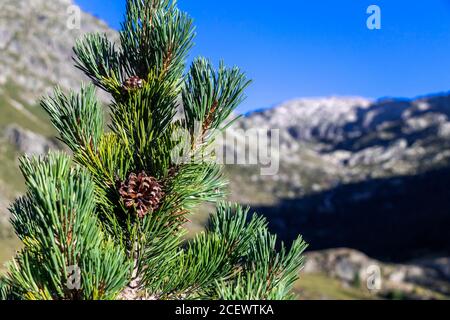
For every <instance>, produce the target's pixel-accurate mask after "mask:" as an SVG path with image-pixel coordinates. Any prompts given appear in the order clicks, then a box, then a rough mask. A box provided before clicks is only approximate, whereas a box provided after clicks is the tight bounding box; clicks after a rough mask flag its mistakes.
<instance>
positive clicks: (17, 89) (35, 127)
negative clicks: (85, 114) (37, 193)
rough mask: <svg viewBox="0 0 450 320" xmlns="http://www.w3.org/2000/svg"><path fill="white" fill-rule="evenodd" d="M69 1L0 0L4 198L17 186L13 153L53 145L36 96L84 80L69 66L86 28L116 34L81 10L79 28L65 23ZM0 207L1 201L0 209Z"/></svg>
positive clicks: (1, 181)
mask: <svg viewBox="0 0 450 320" xmlns="http://www.w3.org/2000/svg"><path fill="white" fill-rule="evenodd" d="M72 6H73V1H71V0H54V1H50V2H49V1H45V0H2V1H1V3H0V161H1V163H2V165H1V166H0V190H2V197H3V199H5V198H11V197H13V196H14V195H15V194H17V193H18V192H20V191H21V190H22V184H21V179H20V176H17V175H18V173H17V170H16V158H17V156H18V155H19V154H20V153H23V152H31V153H40V152H42V151H45V150H46V149H48V148H49V147H52V146H54V142H51V141H48V140H47V139H46V138H47V137H50V136H53V135H54V132H53V130H52V128H51V126H50V125H49V123H48V121H47V117H46V116H45V115H44V113H43V111H42V110H41V109H40V108H39V107H38V106H37V105H38V99H39V98H40V97H42V96H43V95H45V94H46V93H49V92H50V91H51V90H52V88H53V86H55V85H59V86H61V87H63V88H65V89H68V88H78V87H79V84H80V82H81V81H83V80H86V79H85V78H84V77H83V75H82V74H81V72H79V71H78V70H77V69H75V68H74V67H73V61H72V46H73V45H74V43H75V40H76V39H77V38H79V37H80V36H82V35H83V34H85V33H88V32H101V33H107V34H109V35H110V36H111V37H115V36H116V33H115V32H114V31H112V30H111V29H109V28H108V26H107V25H106V24H105V23H103V22H101V21H100V20H98V19H97V18H95V17H93V16H91V15H89V14H86V13H84V12H81V16H80V20H79V21H80V28H79V29H73V28H71V27H69V26H70V24H68V21H70V18H71V14H72V13H73V11H72V9H73V7H72ZM102 98H105V97H104V96H102ZM4 201H6V200H4ZM4 201H3V202H4ZM3 202H1V203H3ZM2 211H3V212H4V206H3V205H2V208H1V209H0V215H1V212H2Z"/></svg>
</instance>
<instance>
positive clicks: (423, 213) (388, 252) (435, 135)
mask: <svg viewBox="0 0 450 320" xmlns="http://www.w3.org/2000/svg"><path fill="white" fill-rule="evenodd" d="M449 117H450V96H449V95H447V94H441V95H435V96H428V97H423V98H418V99H413V100H406V99H383V100H380V101H369V100H366V99H363V98H336V97H334V98H324V99H323V98H320V99H300V100H293V101H290V102H287V103H284V104H282V105H281V106H279V107H276V108H274V109H270V110H264V111H259V112H255V113H252V114H249V115H247V116H246V117H245V118H243V119H242V120H240V122H238V123H237V124H236V126H235V127H234V130H237V129H249V128H266V129H267V130H270V129H274V128H275V129H280V143H279V155H280V168H279V172H278V174H276V175H268V176H264V175H261V174H260V171H259V170H260V168H258V167H255V166H248V167H244V168H243V167H240V166H230V167H229V169H230V176H231V177H232V178H233V182H234V183H233V184H232V186H233V194H234V195H236V197H235V199H236V200H238V201H241V202H244V203H249V204H252V205H253V207H254V208H255V210H256V211H258V212H263V213H264V214H265V215H266V216H268V217H269V218H270V220H271V225H272V228H273V230H274V231H276V232H277V233H279V234H280V235H281V237H282V238H284V239H285V240H291V239H292V238H293V237H295V236H296V235H297V234H298V233H302V234H304V235H305V237H306V239H307V240H308V241H309V242H310V243H311V247H312V248H313V249H325V248H330V247H352V248H356V249H359V250H362V251H364V252H366V253H368V254H369V255H372V256H375V257H378V258H381V259H388V260H397V261H398V260H404V259H411V258H414V257H416V256H420V255H423V254H430V253H437V252H439V253H442V254H445V255H448V254H450V241H448V238H447V236H446V230H448V227H449V226H450V200H448V199H450V197H449V195H450V189H449V188H448V181H449V178H450V168H449V157H450V136H449V128H450V120H449ZM251 143H256V142H251ZM237 150H238V151H237V152H238V153H239V152H244V151H245V149H244V147H243V146H240V147H238V148H237ZM248 185H250V186H251V187H250V188H247V186H248Z"/></svg>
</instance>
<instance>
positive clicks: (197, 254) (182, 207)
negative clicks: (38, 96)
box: [0, 0, 306, 299]
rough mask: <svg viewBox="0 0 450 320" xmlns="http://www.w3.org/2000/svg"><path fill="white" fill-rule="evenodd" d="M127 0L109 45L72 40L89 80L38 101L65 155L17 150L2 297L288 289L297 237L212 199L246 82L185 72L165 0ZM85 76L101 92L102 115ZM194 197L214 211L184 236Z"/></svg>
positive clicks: (210, 71)
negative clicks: (16, 187)
mask: <svg viewBox="0 0 450 320" xmlns="http://www.w3.org/2000/svg"><path fill="white" fill-rule="evenodd" d="M126 9H127V10H126V15H125V22H124V23H123V24H122V31H121V32H120V41H119V42H120V45H117V44H115V43H112V42H110V41H109V40H108V39H107V38H106V37H105V36H104V35H100V34H90V35H87V36H85V37H84V38H82V39H81V40H79V41H78V42H77V43H76V45H75V47H74V54H75V58H74V59H75V63H76V67H78V68H79V69H81V70H82V71H83V72H84V73H85V74H86V75H87V76H88V77H89V78H90V79H91V80H92V82H93V84H89V85H82V87H81V90H80V91H79V92H78V93H76V92H73V91H71V92H69V93H64V92H63V91H62V90H61V89H58V88H56V89H55V91H54V94H53V95H52V96H51V97H48V98H45V99H44V100H43V101H42V107H43V108H44V109H45V111H47V113H48V114H49V116H50V118H51V121H52V123H53V125H54V127H55V128H56V129H57V131H58V132H59V138H60V140H61V141H62V142H63V143H65V144H66V145H67V146H68V148H70V150H71V151H72V156H68V155H65V154H64V153H50V154H48V155H47V156H41V157H31V158H30V157H26V156H25V157H22V158H21V159H20V169H21V172H22V174H23V176H24V177H25V181H26V187H27V192H26V194H25V195H24V196H23V197H22V198H20V199H18V200H16V201H15V202H14V203H13V204H12V205H11V207H10V211H11V214H12V218H11V221H12V225H13V227H14V230H15V232H16V233H17V235H18V237H19V238H20V239H21V240H22V242H23V249H21V250H20V251H19V252H18V253H17V255H16V257H15V258H14V259H13V261H11V262H10V263H9V264H8V271H7V273H6V275H5V276H4V277H3V278H2V279H0V297H1V298H3V299H289V298H292V295H291V294H290V290H291V288H292V285H293V283H294V282H295V281H296V279H297V278H298V272H299V269H300V267H301V265H302V252H303V251H304V249H305V247H306V244H305V243H304V241H303V240H302V239H301V237H299V238H298V239H297V240H296V241H294V242H293V243H292V245H291V246H290V248H289V249H288V248H286V247H285V246H284V245H283V244H281V245H279V244H277V239H276V236H275V235H272V234H270V233H269V231H268V223H267V221H266V220H265V219H264V218H263V217H260V216H257V215H256V214H253V215H250V214H249V209H248V208H247V209H245V208H242V207H241V206H239V205H234V204H229V203H224V202H222V199H223V198H224V196H225V195H226V187H227V184H226V181H225V179H224V177H223V175H222V173H221V167H220V166H219V165H218V164H216V163H215V162H214V159H213V155H212V154H211V152H210V149H211V147H212V146H213V145H214V140H215V137H216V135H217V133H220V132H221V131H223V130H225V129H226V128H227V127H228V126H229V125H230V124H231V123H232V121H229V119H230V116H231V114H232V112H233V110H234V109H235V108H236V107H237V106H238V104H239V103H240V102H241V101H242V99H243V97H244V94H243V92H244V90H245V88H246V87H247V86H248V84H249V81H248V80H247V79H246V77H245V75H244V74H243V73H242V72H241V71H240V70H239V69H238V68H227V67H225V66H224V65H223V64H221V65H220V67H219V69H218V70H215V69H214V67H213V66H212V64H211V63H210V62H209V61H208V60H206V59H204V58H198V59H195V60H194V62H193V63H192V65H191V66H190V68H188V71H186V67H185V61H186V58H187V54H188V51H189V49H190V48H191V46H192V40H193V36H194V31H193V27H192V20H191V19H190V18H189V17H188V16H187V15H186V14H185V13H182V12H181V11H179V10H178V9H177V7H176V3H175V2H174V1H170V0H128V1H127V7H126ZM95 86H97V87H99V88H101V89H103V90H104V91H106V92H108V93H109V94H110V95H111V97H112V102H111V103H110V105H109V106H108V109H107V110H108V111H109V113H108V114H106V112H105V111H104V107H103V105H102V103H100V102H99V101H98V100H97V98H96V89H95ZM180 109H181V111H182V112H181V114H182V116H181V117H177V113H178V112H180ZM106 119H108V121H107V120H106ZM179 132H181V133H182V134H178V133H179ZM180 145H181V146H182V147H181V148H180ZM175 158H176V159H177V161H175V160H174V159H175ZM204 202H212V203H215V204H216V212H215V213H213V214H211V216H210V221H209V224H208V226H207V228H206V230H205V232H202V233H200V234H198V235H197V236H196V237H195V238H194V239H192V240H188V241H187V240H185V237H184V236H185V234H186V221H187V218H188V217H189V215H190V214H193V212H195V208H196V207H198V205H200V204H202V203H204Z"/></svg>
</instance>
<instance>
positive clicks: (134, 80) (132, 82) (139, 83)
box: [123, 76, 144, 90]
mask: <svg viewBox="0 0 450 320" xmlns="http://www.w3.org/2000/svg"><path fill="white" fill-rule="evenodd" d="M143 86H144V80H142V79H141V78H139V77H138V76H132V77H131V78H128V79H126V80H125V82H124V83H123V88H124V89H125V90H136V89H141V88H142V87H143Z"/></svg>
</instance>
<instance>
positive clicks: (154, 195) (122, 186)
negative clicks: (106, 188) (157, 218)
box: [118, 171, 164, 218]
mask: <svg viewBox="0 0 450 320" xmlns="http://www.w3.org/2000/svg"><path fill="white" fill-rule="evenodd" d="M118 191H119V194H120V196H121V198H122V201H123V204H124V205H125V207H126V208H127V209H129V210H133V211H135V212H136V213H137V215H138V217H139V218H143V217H144V216H145V215H147V214H148V213H149V212H154V211H156V210H158V208H159V207H160V204H161V200H162V198H163V196H164V192H163V191H162V186H161V185H160V184H159V182H158V181H157V180H156V179H155V178H153V177H151V176H148V175H147V174H146V173H145V172H144V171H142V172H141V173H139V175H136V174H135V173H131V174H130V175H129V176H128V179H127V180H125V181H123V182H120V183H119V184H118Z"/></svg>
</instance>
